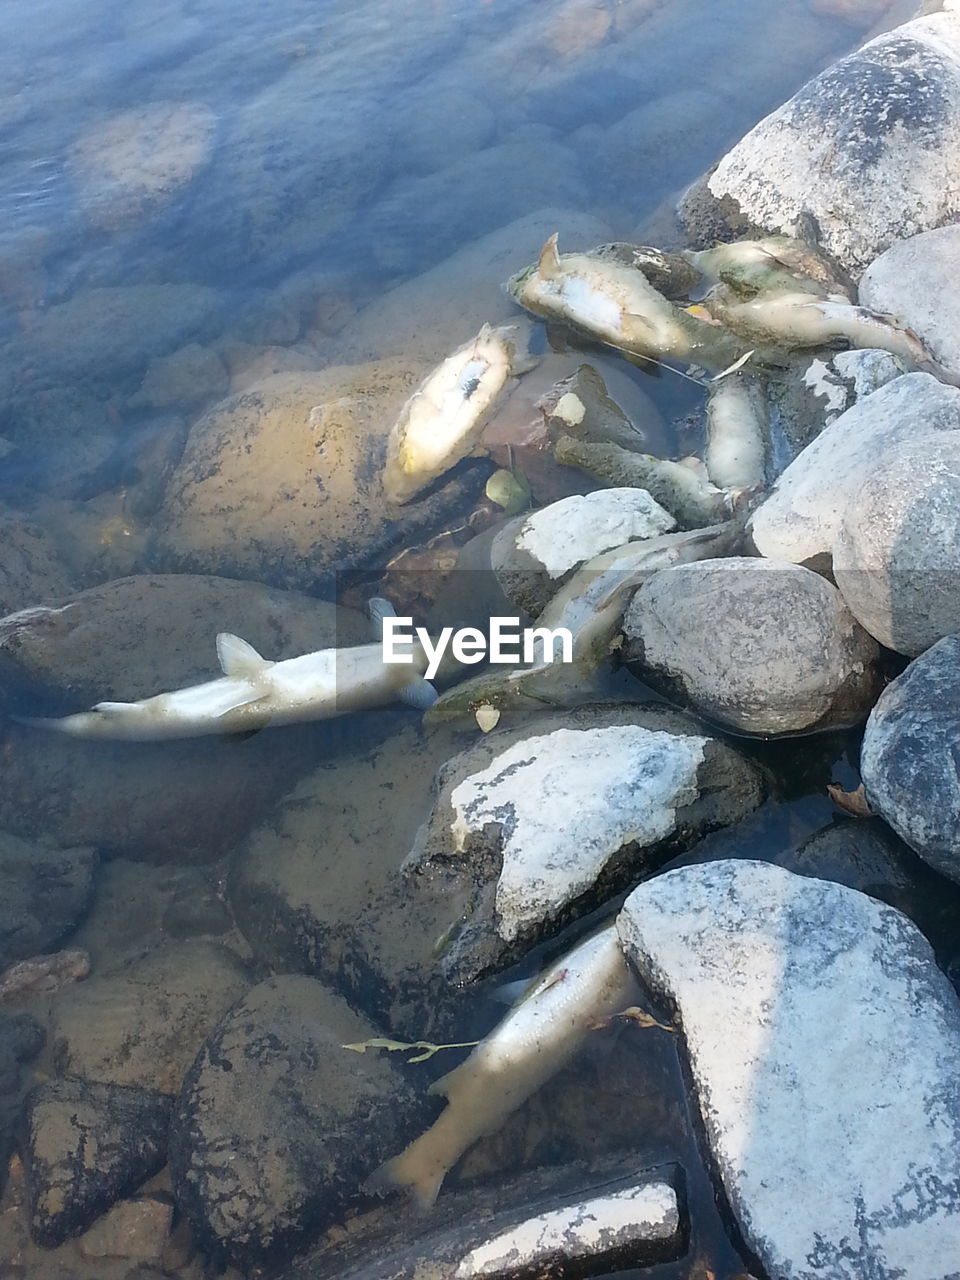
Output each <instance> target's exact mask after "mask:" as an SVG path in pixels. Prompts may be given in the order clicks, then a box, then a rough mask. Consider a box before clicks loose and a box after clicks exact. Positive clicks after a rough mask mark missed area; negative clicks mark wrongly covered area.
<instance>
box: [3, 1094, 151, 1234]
mask: <svg viewBox="0 0 960 1280" xmlns="http://www.w3.org/2000/svg"><path fill="white" fill-rule="evenodd" d="M169 1123H170V1099H169V1098H165V1097H164V1096H163V1095H162V1094H159V1093H151V1092H148V1091H146V1090H144V1089H124V1088H118V1087H117V1086H115V1085H109V1084H91V1083H90V1082H89V1081H87V1080H70V1079H68V1080H53V1081H50V1082H49V1083H47V1084H42V1085H38V1086H37V1088H35V1089H34V1090H33V1092H32V1093H31V1094H30V1095H29V1097H28V1098H27V1102H26V1108H25V1119H24V1140H23V1157H24V1165H25V1169H26V1175H27V1201H28V1210H29V1214H30V1233H31V1235H32V1236H33V1238H34V1240H35V1241H36V1242H37V1243H38V1244H41V1245H47V1246H52V1245H57V1244H61V1243H62V1242H63V1241H64V1240H66V1239H67V1238H68V1237H69V1236H73V1235H79V1234H80V1232H82V1231H86V1229H87V1228H88V1227H89V1226H90V1225H91V1223H92V1222H94V1220H95V1219H97V1218H98V1217H99V1216H100V1215H101V1214H102V1213H104V1212H105V1211H106V1210H107V1209H109V1208H110V1206H111V1205H112V1204H114V1203H115V1202H116V1201H117V1200H119V1199H120V1198H121V1197H122V1196H126V1195H129V1194H130V1192H131V1191H135V1190H136V1189H137V1187H138V1186H140V1185H141V1183H143V1182H145V1181H146V1180H147V1178H149V1177H150V1176H151V1175H152V1174H154V1173H156V1172H157V1171H158V1170H159V1169H160V1168H161V1167H162V1166H163V1164H164V1163H165V1161H166V1158H167V1129H168V1126H169Z"/></svg>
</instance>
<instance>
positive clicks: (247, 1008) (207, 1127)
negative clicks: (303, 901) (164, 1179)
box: [170, 976, 424, 1265]
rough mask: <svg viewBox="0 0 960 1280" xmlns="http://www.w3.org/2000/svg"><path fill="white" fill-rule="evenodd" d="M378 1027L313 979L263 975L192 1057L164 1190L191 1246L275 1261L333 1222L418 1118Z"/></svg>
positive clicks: (245, 1261)
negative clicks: (183, 1219)
mask: <svg viewBox="0 0 960 1280" xmlns="http://www.w3.org/2000/svg"><path fill="white" fill-rule="evenodd" d="M376 1035H377V1029H376V1028H375V1027H374V1026H373V1025H372V1024H371V1023H369V1022H368V1021H367V1020H366V1019H365V1018H362V1017H361V1016H360V1015H359V1014H357V1013H356V1012H355V1011H354V1010H353V1009H352V1008H351V1007H350V1006H349V1005H348V1004H347V1003H346V1002H345V1001H343V1000H342V999H340V997H338V996H336V995H334V994H333V992H331V991H330V990H328V989H327V988H326V987H324V986H323V985H322V984H321V983H319V982H316V981H314V979H312V978H306V977H297V976H285V977H279V978H270V979H268V980H267V981H266V982H262V983H260V984H259V985H258V986H256V987H254V988H253V990H251V991H250V992H248V993H247V995H246V997H245V998H244V999H243V1001H242V1002H241V1003H240V1004H239V1005H238V1006H237V1007H236V1008H235V1009H234V1010H233V1011H232V1012H231V1013H230V1014H229V1015H228V1016H227V1017H226V1018H224V1020H223V1021H222V1022H221V1023H220V1025H219V1026H218V1027H217V1029H216V1031H215V1032H214V1034H213V1035H212V1036H211V1037H210V1039H209V1040H208V1041H207V1043H206V1044H205V1045H204V1047H203V1049H202V1050H201V1052H200V1054H199V1056H198V1058H197V1060H196V1062H195V1063H194V1065H193V1067H192V1068H191V1070H190V1072H189V1074H188V1075H187V1078H186V1080H185V1081H184V1085H183V1089H182V1091H181V1094H180V1097H179V1098H178V1100H177V1104H176V1108H175V1114H174V1120H173V1127H172V1132H171V1144H170V1159H171V1169H172V1173H173V1181H174V1187H175V1189H176V1194H177V1198H178V1202H179V1204H180V1207H181V1209H182V1210H183V1212H184V1213H185V1214H186V1215H187V1217H188V1219H189V1221H190V1224H191V1226H192V1228H193V1231H194V1234H195V1236H196V1238H197V1240H198V1242H199V1243H200V1245H201V1247H202V1248H203V1249H205V1250H206V1251H207V1252H208V1253H210V1254H212V1255H213V1256H214V1257H216V1258H222V1257H224V1256H226V1257H228V1258H230V1259H231V1260H233V1261H235V1262H237V1263H239V1264H241V1265H251V1264H253V1263H255V1262H257V1261H263V1260H265V1259H266V1258H268V1257H269V1258H270V1259H271V1260H273V1261H276V1260H277V1259H278V1258H280V1257H281V1256H282V1255H283V1254H285V1253H288V1252H289V1251H291V1250H292V1249H293V1248H295V1247H296V1246H297V1245H300V1244H302V1243H303V1242H304V1241H305V1240H307V1239H309V1238H310V1237H311V1236H312V1235H315V1234H317V1233H319V1232H320V1231H322V1230H323V1229H325V1228H326V1227H328V1226H330V1225H331V1223H332V1222H334V1221H335V1220H336V1219H337V1217H338V1216H339V1214H340V1213H341V1211H342V1209H343V1207H344V1205H345V1204H346V1202H347V1201H348V1200H349V1199H351V1198H352V1197H354V1196H355V1195H356V1194H357V1193H358V1191H359V1188H360V1185H361V1183H362V1182H363V1180H364V1178H366V1177H367V1175H368V1174H369V1173H371V1172H372V1170H373V1169H374V1168H376V1166H377V1165H378V1164H379V1163H380V1161H381V1160H382V1159H383V1158H384V1156H385V1155H387V1154H389V1153H390V1152H391V1151H392V1150H393V1149H394V1148H397V1147H399V1146H402V1145H403V1143H404V1141H405V1140H406V1139H407V1138H409V1137H411V1136H412V1135H413V1131H415V1129H416V1127H417V1125H418V1124H419V1123H422V1120H423V1110H424V1109H423V1107H422V1105H421V1104H420V1103H418V1101H417V1099H416V1096H415V1093H414V1090H413V1088H412V1086H411V1085H410V1084H409V1083H408V1081H407V1079H406V1078H405V1075H404V1071H403V1069H402V1068H401V1067H400V1066H398V1065H397V1064H395V1063H394V1062H392V1061H391V1060H390V1059H389V1056H383V1055H379V1054H375V1053H366V1054H362V1055H361V1054H357V1053H351V1052H350V1051H349V1050H347V1049H345V1048H344V1047H343V1046H344V1045H346V1044H355V1043H359V1042H361V1041H364V1040H366V1039H368V1038H369V1037H371V1036H376Z"/></svg>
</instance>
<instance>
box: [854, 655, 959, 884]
mask: <svg viewBox="0 0 960 1280" xmlns="http://www.w3.org/2000/svg"><path fill="white" fill-rule="evenodd" d="M958 705H960V636H946V637H944V639H943V640H940V641H939V642H938V643H937V644H935V645H933V646H932V647H931V648H930V649H928V650H927V651H926V652H925V653H923V654H921V655H920V657H919V658H915V659H914V660H913V662H911V663H910V665H909V666H908V667H907V669H906V671H904V673H903V675H901V676H899V677H898V678H897V679H896V680H894V681H893V682H892V683H891V684H889V685H887V687H886V689H884V691H883V693H882V694H881V695H880V699H879V701H878V702H877V705H876V706H875V707H874V709H873V711H872V712H871V714H870V719H869V720H868V721H867V727H866V730H865V732H864V735H863V746H862V747H861V751H860V772H861V774H862V775H863V782H864V786H865V787H866V792H867V799H868V800H869V802H870V805H871V807H872V808H873V809H874V811H875V812H877V813H879V814H880V816H881V817H882V818H884V819H885V820H886V821H887V822H889V824H890V826H891V827H893V829H894V831H896V832H897V834H898V835H899V836H901V837H902V838H903V839H904V840H905V841H906V842H907V844H908V845H910V847H911V848H912V849H914V850H916V852H917V853H918V854H919V855H920V857H921V858H923V859H924V861H925V862H928V863H929V864H930V865H931V866H932V867H934V868H935V869H936V870H937V871H940V872H942V873H943V874H944V875H946V876H949V877H950V878H951V879H952V880H960V775H958V765H960V748H958V745H957V707H958Z"/></svg>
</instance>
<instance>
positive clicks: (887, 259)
mask: <svg viewBox="0 0 960 1280" xmlns="http://www.w3.org/2000/svg"><path fill="white" fill-rule="evenodd" d="M958 270H960V227H958V226H947V227H938V228H937V229H936V230H935V231H924V232H921V234H920V235H917V236H911V237H910V238H909V239H908V240H900V241H898V242H897V243H896V244H893V245H891V246H890V248H889V249H887V251H886V252H885V253H881V255H880V257H879V258H876V259H875V260H874V261H873V262H871V264H870V266H869V267H868V268H867V269H866V271H865V272H864V274H863V278H862V279H861V281H860V301H861V302H862V303H863V305H864V306H865V307H871V308H872V309H873V310H874V311H884V312H889V313H891V314H893V315H895V316H896V317H897V319H898V320H899V321H900V323H901V324H902V325H904V326H906V327H907V328H909V329H912V330H913V331H914V333H916V334H917V336H918V337H919V338H920V340H921V342H922V343H923V345H924V346H925V347H926V348H927V350H928V351H929V352H930V354H931V355H932V356H933V357H934V358H935V359H936V360H938V361H939V362H940V363H941V364H942V365H943V366H944V367H945V368H947V369H951V370H953V371H954V372H955V373H960V298H958V296H957V289H956V283H955V282H956V279H957V273H958Z"/></svg>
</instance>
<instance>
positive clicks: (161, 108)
mask: <svg viewBox="0 0 960 1280" xmlns="http://www.w3.org/2000/svg"><path fill="white" fill-rule="evenodd" d="M216 127H217V121H216V116H215V114H214V112H213V111H212V110H211V109H210V108H209V107H208V106H206V105H205V104H204V103H201V102H151V103H148V104H146V105H145V106H141V107H134V108H133V109H132V110H129V111H120V112H117V113H116V114H115V115H110V116H107V117H106V118H105V119H102V120H99V121H98V122H97V123H96V124H95V125H93V126H92V127H91V128H90V129H87V130H86V132H85V133H83V134H82V135H81V136H80V138H79V139H78V140H77V142H76V143H75V145H74V147H73V149H72V150H71V152H70V155H69V157H68V160H67V168H68V171H69V173H70V176H71V178H72V180H73V184H74V186H75V187H76V188H77V194H78V197H79V200H80V203H81V205H82V207H83V209H84V212H85V213H86V215H87V217H88V218H89V220H90V221H91V222H92V223H93V225H94V226H96V227H100V228H102V229H104V230H107V231H115V230H117V229H119V228H120V227H124V226H126V225H128V224H129V223H131V222H136V221H139V220H140V219H141V218H144V217H148V216H149V215H151V214H152V213H155V212H156V211H157V210H159V209H161V208H163V206H164V205H166V204H168V203H169V202H170V200H172V199H173V198H174V196H175V195H177V194H178V193H179V192H180V191H181V190H183V188H185V187H186V186H187V185H188V184H189V183H190V181H191V180H192V179H193V178H194V177H195V176H196V174H197V173H198V172H199V171H200V170H201V169H202V168H203V167H204V166H205V165H206V164H207V162H208V161H209V159H210V154H211V144H212V140H213V135H214V133H215V131H216Z"/></svg>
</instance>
